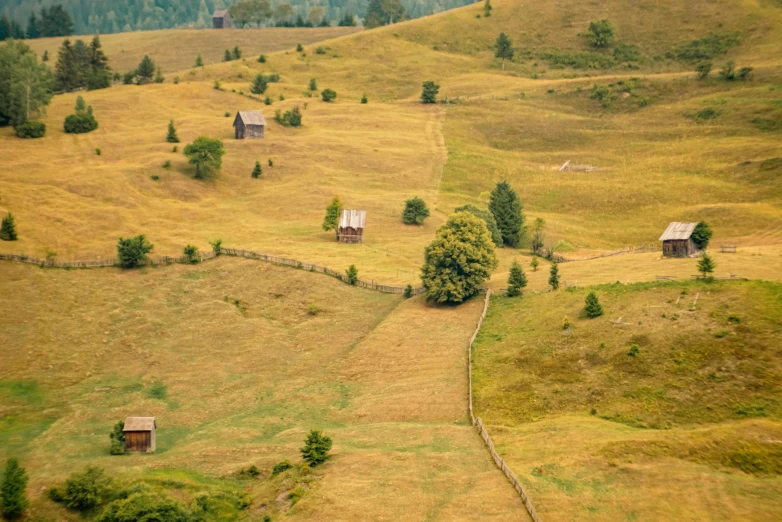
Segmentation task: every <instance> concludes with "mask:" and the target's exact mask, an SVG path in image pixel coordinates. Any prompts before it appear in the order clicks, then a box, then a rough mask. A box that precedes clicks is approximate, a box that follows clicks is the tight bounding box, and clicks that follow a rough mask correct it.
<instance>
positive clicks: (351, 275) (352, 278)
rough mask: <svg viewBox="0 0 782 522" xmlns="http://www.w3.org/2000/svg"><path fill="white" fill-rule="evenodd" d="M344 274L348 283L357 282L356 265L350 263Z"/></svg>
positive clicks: (353, 283)
mask: <svg viewBox="0 0 782 522" xmlns="http://www.w3.org/2000/svg"><path fill="white" fill-rule="evenodd" d="M345 276H346V277H347V282H348V284H351V285H355V284H356V283H357V282H358V268H356V265H350V266H349V267H348V269H347V270H345Z"/></svg>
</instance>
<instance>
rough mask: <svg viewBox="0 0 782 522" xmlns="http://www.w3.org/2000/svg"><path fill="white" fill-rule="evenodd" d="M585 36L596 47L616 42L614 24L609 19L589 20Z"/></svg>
mask: <svg viewBox="0 0 782 522" xmlns="http://www.w3.org/2000/svg"><path fill="white" fill-rule="evenodd" d="M585 36H586V38H587V40H589V41H590V43H591V44H592V45H594V46H595V47H608V46H609V45H611V44H612V43H614V25H613V24H612V23H611V22H609V21H608V20H598V21H596V22H594V21H593V22H589V29H587V33H586V35H585Z"/></svg>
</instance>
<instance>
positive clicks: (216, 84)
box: [212, 80, 223, 91]
mask: <svg viewBox="0 0 782 522" xmlns="http://www.w3.org/2000/svg"><path fill="white" fill-rule="evenodd" d="M212 88H213V89H214V90H216V91H222V90H223V89H222V87H220V80H215V83H214V85H212Z"/></svg>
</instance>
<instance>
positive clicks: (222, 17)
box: [212, 9, 233, 29]
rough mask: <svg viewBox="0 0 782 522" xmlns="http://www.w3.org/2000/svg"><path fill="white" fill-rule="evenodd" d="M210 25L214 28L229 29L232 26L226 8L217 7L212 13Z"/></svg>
mask: <svg viewBox="0 0 782 522" xmlns="http://www.w3.org/2000/svg"><path fill="white" fill-rule="evenodd" d="M212 27H213V28H214V29H230V28H231V27H233V24H232V22H231V14H230V13H229V12H228V9H218V10H217V11H215V12H214V14H213V15H212Z"/></svg>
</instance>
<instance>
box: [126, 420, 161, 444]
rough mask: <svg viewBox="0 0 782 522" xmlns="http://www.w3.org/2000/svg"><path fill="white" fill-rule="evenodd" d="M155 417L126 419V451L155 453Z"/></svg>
mask: <svg viewBox="0 0 782 522" xmlns="http://www.w3.org/2000/svg"><path fill="white" fill-rule="evenodd" d="M156 427H157V426H156V425H155V417H128V418H127V419H125V429H124V430H123V431H124V432H125V451H126V452H137V453H152V452H154V451H155V428H156Z"/></svg>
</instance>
